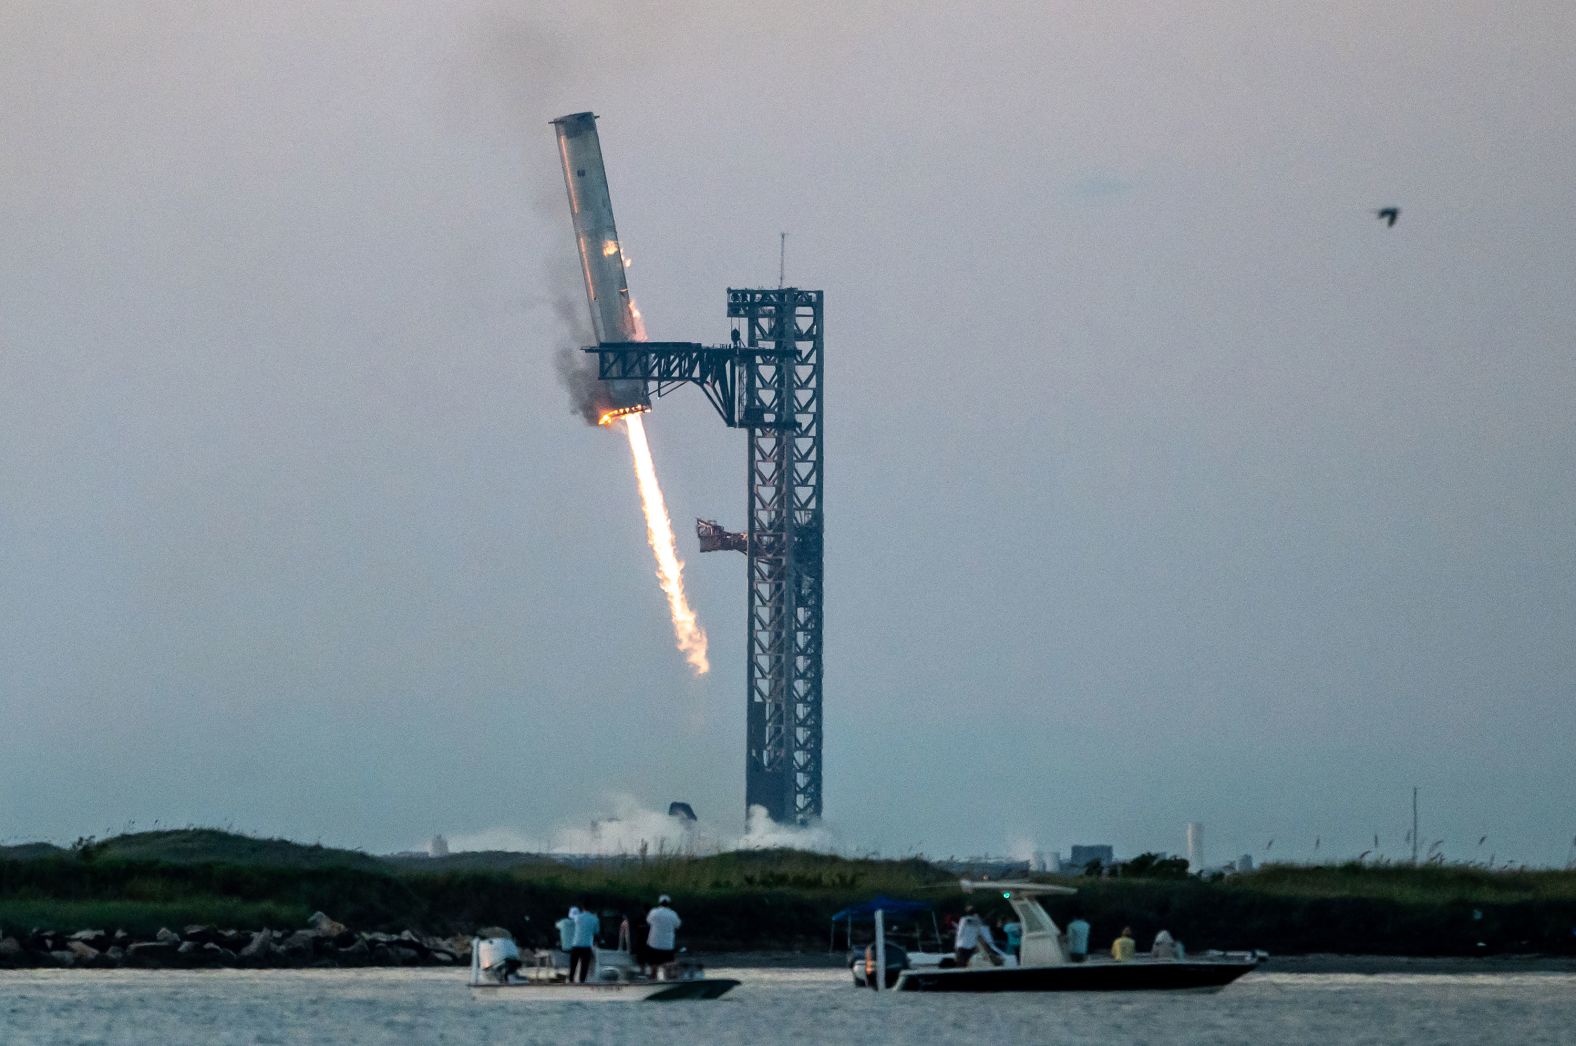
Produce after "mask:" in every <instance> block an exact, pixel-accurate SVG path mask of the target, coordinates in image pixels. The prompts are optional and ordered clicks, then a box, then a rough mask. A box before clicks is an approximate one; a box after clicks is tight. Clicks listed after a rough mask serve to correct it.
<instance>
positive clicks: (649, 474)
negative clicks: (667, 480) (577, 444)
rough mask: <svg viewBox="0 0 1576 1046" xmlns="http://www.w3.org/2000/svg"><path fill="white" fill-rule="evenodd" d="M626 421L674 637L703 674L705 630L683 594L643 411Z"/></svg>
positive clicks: (670, 525)
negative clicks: (671, 619) (647, 439)
mask: <svg viewBox="0 0 1576 1046" xmlns="http://www.w3.org/2000/svg"><path fill="white" fill-rule="evenodd" d="M609 420H612V419H609ZM623 422H624V430H625V432H626V433H627V434H628V435H629V454H630V457H631V458H633V459H634V461H635V479H636V481H637V482H638V483H639V485H640V507H641V509H642V510H643V511H644V512H645V514H646V540H647V541H648V542H650V544H651V551H652V553H653V554H654V555H655V556H656V557H657V582H658V584H660V585H661V586H662V591H663V593H664V594H665V595H666V596H667V597H668V612H669V614H671V615H672V617H673V638H674V639H675V640H676V641H677V643H678V647H679V650H680V651H682V652H683V654H684V659H685V660H686V661H688V662H689V663H690V667H691V668H693V669H694V670H695V674H696V675H698V676H703V675H705V674H706V673H707V672H710V671H711V662H710V661H709V660H707V658H706V630H705V629H704V628H702V627H701V626H700V622H698V621H697V620H695V611H693V610H691V609H690V605H689V600H688V599H687V598H686V597H685V595H684V562H683V561H682V560H680V559H679V554H678V542H677V540H676V539H675V538H674V536H673V521H672V520H671V519H670V518H669V517H668V504H667V501H666V500H665V499H664V498H663V497H662V487H661V485H660V484H659V483H658V482H657V467H656V464H655V463H654V462H653V461H652V460H651V445H650V444H649V443H647V442H646V423H645V420H644V419H643V418H642V417H641V416H640V413H632V414H625V415H623Z"/></svg>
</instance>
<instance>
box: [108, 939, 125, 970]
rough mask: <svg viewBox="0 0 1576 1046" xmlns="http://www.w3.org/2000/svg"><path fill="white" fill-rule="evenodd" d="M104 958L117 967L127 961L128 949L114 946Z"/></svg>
mask: <svg viewBox="0 0 1576 1046" xmlns="http://www.w3.org/2000/svg"><path fill="white" fill-rule="evenodd" d="M104 958H106V959H108V960H109V961H110V962H112V963H116V964H117V965H118V964H120V963H123V962H125V961H126V949H124V948H122V947H121V946H120V945H118V944H112V945H110V946H109V949H108V950H107V951H106V952H105V953H104Z"/></svg>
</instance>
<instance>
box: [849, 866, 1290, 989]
mask: <svg viewBox="0 0 1576 1046" xmlns="http://www.w3.org/2000/svg"><path fill="white" fill-rule="evenodd" d="M960 885H961V886H962V887H963V889H964V890H965V891H968V890H975V889H991V890H999V891H1001V895H1002V897H1003V898H1004V899H1005V900H1006V901H1007V903H1008V904H1010V905H1011V906H1012V910H1013V912H1014V913H1015V914H1016V915H1017V916H1018V920H1019V922H1020V924H1021V925H1022V927H1023V937H1022V944H1021V946H1020V947H1019V949H1018V955H1017V956H1016V957H1012V956H1008V957H1005V958H1002V957H997V958H996V959H995V960H994V961H993V960H992V959H990V958H986V957H985V956H983V955H980V954H976V955H975V956H973V957H972V959H971V960H970V962H969V964H968V965H967V966H952V967H939V966H929V965H927V966H914V965H911V964H909V963H908V962H906V956H903V955H901V954H899V955H898V957H897V961H896V963H893V962H891V961H890V959H889V956H888V954H887V952H888V949H887V946H886V941H885V939H884V927H883V923H882V921H881V920H880V918H879V917H878V919H877V922H876V942H875V944H874V945H872V946H871V948H870V951H869V957H868V960H867V965H866V968H865V969H864V970H859V969H857V968H856V969H855V971H854V974H855V978H856V981H859V982H862V983H868V984H869V985H870V986H871V987H882V988H885V987H888V986H890V987H891V988H892V990H894V991H919V992H1051V991H1100V992H1108V991H1204V992H1214V991H1219V990H1220V989H1221V988H1224V987H1225V986H1226V985H1228V984H1230V983H1231V982H1232V981H1234V980H1236V979H1237V978H1238V977H1241V976H1242V975H1243V974H1245V973H1247V972H1249V971H1250V970H1253V969H1255V968H1257V966H1258V965H1259V962H1260V956H1259V954H1258V953H1256V952H1252V953H1247V954H1245V955H1222V956H1218V957H1216V956H1210V957H1205V958H1196V959H1156V958H1150V957H1148V956H1144V957H1138V958H1133V959H1127V960H1123V961H1120V962H1118V961H1117V960H1115V959H1109V958H1102V957H1098V956H1091V957H1090V958H1088V959H1087V960H1085V961H1082V962H1073V961H1072V960H1071V959H1069V958H1068V956H1067V952H1066V950H1065V949H1064V948H1063V947H1062V934H1061V930H1060V929H1059V928H1058V927H1057V925H1056V923H1055V921H1053V920H1052V919H1051V917H1050V915H1049V914H1047V913H1046V911H1045V909H1044V907H1042V906H1041V904H1040V902H1039V898H1040V897H1043V896H1047V895H1054V894H1060V895H1067V894H1074V893H1077V892H1078V891H1076V890H1074V889H1072V888H1071V887H1067V886H1052V885H1050V884H1048V883H1029V882H973V881H971V880H968V879H964V880H963V881H962V882H961V883H960ZM856 965H857V964H856ZM893 965H897V966H899V967H900V969H899V970H898V972H897V975H896V977H895V978H894V977H893V976H892V966H893ZM861 973H863V974H865V976H860V975H861Z"/></svg>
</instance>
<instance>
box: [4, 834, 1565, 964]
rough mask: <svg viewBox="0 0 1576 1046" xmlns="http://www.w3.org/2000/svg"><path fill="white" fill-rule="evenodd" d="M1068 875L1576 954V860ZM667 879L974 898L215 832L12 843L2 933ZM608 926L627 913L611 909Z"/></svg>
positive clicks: (1210, 932) (425, 909)
mask: <svg viewBox="0 0 1576 1046" xmlns="http://www.w3.org/2000/svg"><path fill="white" fill-rule="evenodd" d="M1060 881H1063V882H1065V883H1066V884H1067V885H1071V886H1075V887H1077V888H1078V890H1079V894H1078V895H1077V897H1076V898H1071V899H1062V898H1056V899H1052V900H1051V901H1049V902H1048V903H1047V908H1048V909H1050V911H1051V914H1052V915H1053V916H1054V917H1056V918H1057V919H1058V920H1060V921H1065V920H1066V919H1067V918H1068V917H1069V916H1070V913H1071V911H1072V910H1073V909H1074V908H1078V909H1080V910H1081V911H1082V912H1083V914H1084V915H1085V917H1086V918H1088V919H1089V920H1090V922H1091V923H1092V924H1093V925H1094V943H1095V945H1096V947H1099V946H1101V945H1102V943H1103V942H1105V941H1108V940H1109V938H1110V937H1112V936H1114V935H1115V933H1116V931H1117V930H1119V929H1120V928H1121V927H1122V926H1123V925H1131V926H1132V927H1133V928H1134V930H1135V931H1136V932H1137V934H1138V936H1139V937H1140V939H1147V937H1149V936H1152V935H1153V934H1154V933H1155V932H1156V931H1157V930H1159V929H1161V928H1166V929H1169V930H1171V932H1172V933H1173V934H1175V935H1176V936H1177V937H1179V938H1180V939H1182V940H1183V941H1185V942H1187V944H1188V945H1189V947H1190V948H1192V949H1193V950H1195V951H1197V950H1201V949H1204V948H1232V949H1235V948H1254V947H1256V948H1261V949H1265V950H1268V951H1270V952H1272V953H1274V954H1276V955H1296V954H1343V955H1370V956H1430V957H1462V956H1479V955H1495V954H1508V953H1517V954H1526V953H1535V954H1539V955H1550V956H1576V873H1573V872H1569V871H1490V870H1486V869H1481V868H1472V867H1464V866H1428V867H1420V868H1413V867H1399V866H1364V865H1356V864H1346V865H1339V866H1291V865H1272V866H1269V867H1266V868H1264V869H1262V870H1260V871H1257V872H1253V873H1249V874H1246V875H1239V876H1234V877H1232V878H1230V879H1225V880H1220V881H1215V882H1203V881H1199V880H1196V879H1187V878H1184V879H1172V878H1118V879H1097V878H1087V877H1080V878H1069V879H1065V880H1060ZM659 893H670V894H672V895H673V896H674V898H675V902H676V905H677V907H678V908H679V910H680V912H681V913H682V914H683V916H684V919H685V937H686V943H688V944H689V946H690V947H692V948H694V949H696V950H697V951H706V952H723V951H727V952H752V953H754V952H764V951H783V952H799V953H814V952H817V951H820V952H824V951H825V949H826V948H827V944H828V936H829V934H828V931H829V929H830V924H829V921H828V920H829V918H830V916H831V914H832V913H833V912H835V911H837V910H838V909H839V908H842V907H844V906H846V905H848V904H851V903H856V902H859V901H863V900H866V899H868V898H870V897H871V896H873V895H875V894H878V893H884V894H887V895H890V896H894V897H910V898H918V899H923V900H927V901H930V902H931V903H932V904H933V905H934V906H935V908H936V910H937V912H938V913H941V914H942V915H945V914H946V913H949V912H951V913H955V912H957V911H960V910H961V908H962V905H963V904H964V903H965V898H964V897H963V896H962V895H961V894H960V893H959V892H958V890H957V886H956V881H955V880H954V879H953V878H952V877H951V876H949V875H948V874H947V873H946V872H944V871H942V870H940V869H937V868H935V867H934V866H932V865H929V864H927V863H925V862H924V861H922V860H917V859H909V860H898V861H881V860H870V859H851V858H843V857H835V856H829V855H823V854H810V853H804V852H799V851H787V850H772V851H748V852H736V853H726V854H718V855H712V856H704V857H685V856H663V857H657V858H651V859H648V860H645V861H640V860H637V859H629V860H624V861H608V862H601V863H596V864H592V865H589V866H575V865H572V864H569V863H565V862H562V861H559V860H556V859H553V858H551V857H544V856H540V855H524V854H513V855H511V854H490V855H475V854H458V855H454V856H453V857H451V858H447V859H441V858H440V859H386V858H378V857H373V856H370V855H367V854H363V853H358V852H354V851H343V850H333V849H330V848H324V847H320V846H301V845H299V844H294V843H289V842H285V841H280V840H258V839H253V838H250V837H246V836H236V835H230V834H227V833H222V832H212V831H203V830H197V831H192V830H188V831H181V832H163V833H139V834H136V835H128V836H121V837H117V838H115V839H110V840H106V841H104V842H102V843H85V844H83V845H82V846H79V847H78V848H77V849H75V850H71V851H66V850H59V849H54V848H39V847H37V846H32V847H28V848H25V849H19V848H10V849H0V936H4V935H7V934H16V933H25V932H27V931H28V930H30V929H33V928H42V929H49V930H56V931H59V932H62V933H70V932H72V931H75V930H79V929H85V928H90V927H91V928H98V929H105V930H114V929H125V930H127V931H128V932H130V933H133V934H151V933H154V932H155V931H157V930H158V929H159V928H161V927H172V928H175V929H179V928H180V927H182V926H185V925H190V924H204V925H208V926H225V927H233V928H237V929H248V930H251V929H260V928H264V927H267V928H273V929H286V928H292V927H299V926H302V925H304V924H305V922H306V920H307V918H308V916H310V915H311V914H312V913H313V912H314V911H323V912H327V913H329V914H330V915H331V916H332V917H333V918H334V919H337V920H339V921H340V922H343V923H345V924H346V925H348V926H350V927H352V928H354V929H356V930H362V931H368V932H373V931H381V932H388V933H398V932H399V931H401V930H414V931H417V932H419V933H424V934H433V935H452V934H464V933H469V932H470V931H472V930H474V929H475V928H477V927H479V926H483V925H500V926H504V927H506V928H508V929H509V930H510V931H511V932H513V933H514V934H515V935H516V936H517V937H519V938H520V939H521V940H523V941H525V942H528V943H537V942H545V940H546V939H547V938H548V935H549V934H550V932H551V926H552V923H553V921H554V920H556V919H557V918H558V917H559V916H560V915H561V914H562V912H563V911H564V910H565V909H566V908H567V907H568V906H569V905H570V904H574V903H579V904H585V905H590V906H592V907H593V908H594V909H595V910H598V911H600V912H604V913H608V914H609V915H613V916H615V917H616V914H617V913H623V914H627V915H629V916H630V917H631V918H632V919H633V920H634V921H637V922H638V919H639V917H640V915H642V914H643V913H644V912H645V911H646V909H647V908H648V907H650V904H651V902H652V900H653V899H654V898H655V897H656V896H657V895H658V894H659ZM969 900H970V901H972V902H973V903H976V904H979V905H980V906H981V908H982V910H984V912H985V914H986V915H987V917H993V916H995V915H997V914H1001V915H1004V916H1005V915H1007V908H1006V905H1005V904H1004V903H1003V902H1002V901H1001V900H1000V899H999V898H996V897H993V896H992V895H990V894H988V893H985V894H976V895H974V896H973V897H971V898H969ZM606 929H607V930H608V931H609V932H614V931H616V918H615V919H614V920H613V924H612V925H610V926H607V927H606ZM856 936H857V935H856ZM838 939H839V941H841V939H842V934H841V933H839V934H838Z"/></svg>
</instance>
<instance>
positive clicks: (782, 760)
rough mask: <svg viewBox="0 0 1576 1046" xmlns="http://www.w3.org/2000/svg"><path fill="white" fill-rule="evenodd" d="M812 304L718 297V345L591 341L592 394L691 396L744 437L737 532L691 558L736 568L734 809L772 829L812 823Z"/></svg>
mask: <svg viewBox="0 0 1576 1046" xmlns="http://www.w3.org/2000/svg"><path fill="white" fill-rule="evenodd" d="M822 307H823V294H822V292H821V291H811V290H801V289H799V288H797V287H778V288H753V289H734V288H730V289H729V290H728V317H729V319H731V320H733V321H734V322H735V327H734V330H733V340H732V344H729V345H703V344H700V343H698V342H676V341H625V342H609V341H603V342H600V343H599V344H597V345H594V346H588V347H587V348H586V349H585V351H586V352H588V353H594V354H596V356H597V375H598V377H599V378H601V379H602V380H603V381H604V382H615V383H623V384H624V385H625V387H633V386H634V384H635V383H636V382H639V383H640V385H641V387H643V388H644V389H645V390H647V391H648V392H649V393H651V394H654V395H656V396H662V395H664V394H666V393H668V392H670V391H672V390H673V389H675V388H678V387H679V386H681V385H695V386H698V387H699V388H700V389H701V391H702V392H704V393H705V395H706V398H707V399H708V400H710V402H711V405H712V406H713V407H714V408H716V410H717V413H718V415H719V416H721V418H722V420H723V422H724V424H726V425H728V426H729V427H730V428H741V429H744V430H745V431H746V435H747V440H748V449H749V460H748V472H747V481H748V498H749V514H748V529H747V530H746V531H745V532H744V533H743V534H742V535H741V534H731V533H729V532H727V531H725V530H723V529H722V528H721V527H719V526H717V525H716V524H714V523H710V522H709V521H704V520H702V521H697V524H698V525H697V533H698V534H699V535H700V537H701V550H702V551H703V552H706V551H721V550H724V549H737V550H739V551H742V552H743V553H744V554H745V555H746V556H747V557H748V560H749V565H748V570H747V573H748V604H749V605H748V611H747V618H746V620H747V631H748V635H747V637H746V640H747V646H746V655H745V692H746V701H747V702H748V705H747V709H746V718H745V734H746V740H745V748H746V755H745V777H744V801H745V806H746V808H747V809H748V808H749V807H753V806H760V807H763V808H764V809H765V810H766V812H767V814H768V815H769V816H770V817H771V818H772V820H774V821H776V822H778V823H784V824H801V825H802V824H807V823H809V822H811V821H813V820H815V819H817V818H819V817H820V816H821V802H822V792H821V736H822V719H821V631H822V561H823V555H822V535H823V532H824V526H823V519H824V517H823V509H822V423H821V412H822V405H823V404H822V395H821V385H822V376H823V374H822V372H823V364H822Z"/></svg>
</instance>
